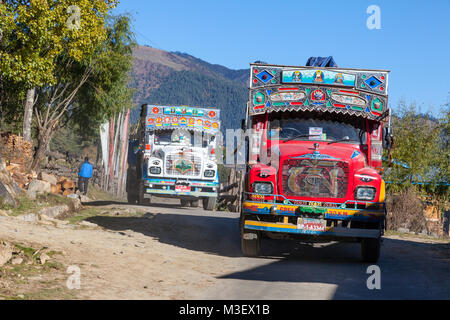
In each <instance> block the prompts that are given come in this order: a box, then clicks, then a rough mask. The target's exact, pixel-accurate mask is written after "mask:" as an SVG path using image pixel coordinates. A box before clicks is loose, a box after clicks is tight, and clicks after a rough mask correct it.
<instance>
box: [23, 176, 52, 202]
mask: <svg viewBox="0 0 450 320" xmlns="http://www.w3.org/2000/svg"><path fill="white" fill-rule="evenodd" d="M51 191H52V185H51V184H50V182H47V181H42V180H33V181H31V182H30V185H29V186H28V190H27V195H28V196H29V197H30V198H31V199H36V195H37V194H45V193H50V192H51Z"/></svg>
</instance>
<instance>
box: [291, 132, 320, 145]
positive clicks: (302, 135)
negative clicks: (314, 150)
mask: <svg viewBox="0 0 450 320" xmlns="http://www.w3.org/2000/svg"><path fill="white" fill-rule="evenodd" d="M321 136H322V135H321V134H316V135H311V134H300V135H298V136H295V137H292V138H289V139H286V140H283V143H286V142H288V141H292V140H295V139H298V138H310V137H321Z"/></svg>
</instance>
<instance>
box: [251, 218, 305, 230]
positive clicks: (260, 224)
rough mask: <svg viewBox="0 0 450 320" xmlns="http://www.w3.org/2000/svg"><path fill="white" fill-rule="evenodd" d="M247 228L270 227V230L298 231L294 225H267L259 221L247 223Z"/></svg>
mask: <svg viewBox="0 0 450 320" xmlns="http://www.w3.org/2000/svg"><path fill="white" fill-rule="evenodd" d="M245 225H246V226H255V227H270V228H284V229H297V226H294V225H284V224H278V223H267V222H259V221H250V220H247V221H245Z"/></svg>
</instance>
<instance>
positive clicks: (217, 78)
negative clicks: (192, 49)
mask: <svg viewBox="0 0 450 320" xmlns="http://www.w3.org/2000/svg"><path fill="white" fill-rule="evenodd" d="M133 56H134V65H133V70H132V74H131V76H132V80H131V83H130V85H131V86H132V87H133V88H135V90H136V92H135V96H134V103H135V105H136V107H135V108H134V109H133V111H132V116H131V121H132V122H135V121H136V120H137V119H138V118H139V111H140V110H139V109H140V106H141V105H142V104H144V103H148V104H166V105H191V106H202V107H215V108H218V109H220V110H221V114H222V122H223V128H237V127H239V125H237V124H239V123H240V120H241V119H242V118H243V117H245V109H246V104H247V100H248V86H249V77H250V69H240V70H233V69H229V68H227V67H225V66H222V65H219V64H211V63H209V62H206V61H203V60H201V59H199V58H196V57H194V56H192V55H190V54H187V53H181V52H168V51H164V50H160V49H156V48H152V47H149V46H138V47H137V48H135V50H134V52H133Z"/></svg>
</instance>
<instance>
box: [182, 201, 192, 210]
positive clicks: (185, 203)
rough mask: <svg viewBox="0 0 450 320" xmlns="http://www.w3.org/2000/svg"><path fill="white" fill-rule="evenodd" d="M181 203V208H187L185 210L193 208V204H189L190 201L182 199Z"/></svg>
mask: <svg viewBox="0 0 450 320" xmlns="http://www.w3.org/2000/svg"><path fill="white" fill-rule="evenodd" d="M180 203H181V206H182V207H185V208H188V207H190V206H191V203H190V202H189V200H183V199H181V200H180Z"/></svg>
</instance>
